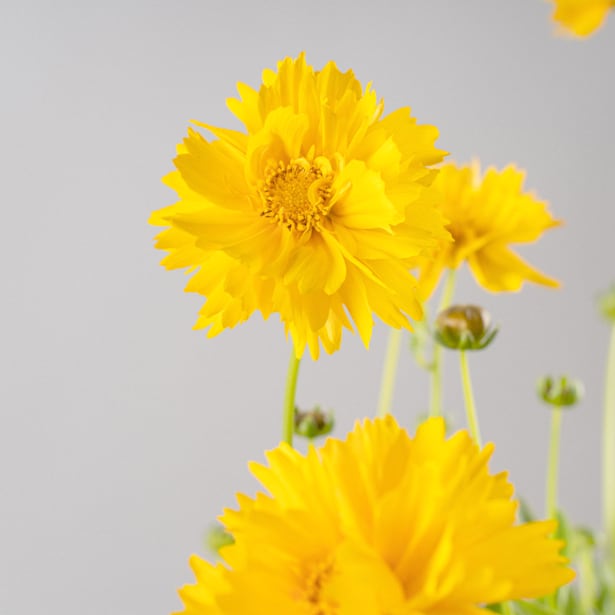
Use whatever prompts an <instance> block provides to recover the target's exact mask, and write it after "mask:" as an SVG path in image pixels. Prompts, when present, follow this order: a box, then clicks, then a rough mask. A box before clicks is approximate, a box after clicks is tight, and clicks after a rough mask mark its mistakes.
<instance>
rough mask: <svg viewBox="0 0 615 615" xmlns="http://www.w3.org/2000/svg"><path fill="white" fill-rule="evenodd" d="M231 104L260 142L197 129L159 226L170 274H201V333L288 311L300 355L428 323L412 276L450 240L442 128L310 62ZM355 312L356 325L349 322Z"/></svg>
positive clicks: (196, 282)
mask: <svg viewBox="0 0 615 615" xmlns="http://www.w3.org/2000/svg"><path fill="white" fill-rule="evenodd" d="M238 90H239V94H240V99H230V100H229V101H228V106H229V108H230V109H231V111H232V112H233V113H234V114H235V115H236V116H237V117H238V118H239V119H240V120H241V121H242V122H243V124H244V125H245V129H246V132H245V133H244V132H238V131H235V130H228V129H223V128H216V127H213V126H209V125H206V124H200V123H198V122H196V123H197V124H198V125H199V126H202V127H204V128H206V129H207V130H208V131H209V132H211V133H212V134H213V135H214V136H215V137H216V139H214V140H212V141H208V140H207V139H205V138H204V137H203V136H201V134H200V133H198V132H196V131H194V130H192V129H191V130H189V132H188V137H187V138H186V139H184V141H183V143H181V144H180V145H179V146H178V155H177V157H176V158H175V166H176V168H177V170H176V171H174V172H172V173H170V174H169V175H168V176H167V177H166V178H165V182H166V183H167V185H169V186H170V187H171V188H173V189H174V190H176V191H177V193H178V195H179V201H178V202H177V203H176V204H174V205H172V206H170V207H167V208H165V209H162V210H160V211H157V212H155V213H154V214H153V215H152V217H151V219H150V222H151V223H152V224H154V225H157V226H168V227H170V228H168V230H165V231H163V232H162V233H161V234H160V235H159V236H158V243H157V247H158V248H161V249H163V250H166V251H168V252H169V255H168V256H167V257H166V258H165V259H164V260H163V264H164V265H165V266H166V267H167V268H169V269H174V268H180V267H190V268H193V269H196V272H195V273H194V275H193V277H192V279H191V280H190V282H189V284H188V286H187V287H186V290H187V291H192V292H197V293H200V294H202V295H204V296H205V297H206V298H207V301H206V303H205V305H204V307H203V308H202V310H201V312H200V316H199V319H198V321H197V323H196V328H209V331H208V335H209V336H210V337H211V336H214V335H217V334H218V333H220V332H221V331H222V330H223V329H226V328H229V327H233V326H235V325H236V324H238V323H240V322H242V321H244V320H246V319H247V318H248V317H249V316H250V315H251V314H252V313H253V312H254V311H256V310H259V311H260V312H261V313H262V314H263V316H264V317H265V318H267V317H268V316H269V315H270V314H271V313H274V312H276V313H279V314H280V317H281V320H282V321H283V322H284V324H285V327H286V331H287V332H290V335H291V336H292V339H293V341H294V345H295V349H296V353H297V356H298V357H299V356H301V354H302V353H303V351H304V349H305V346H306V345H308V346H309V348H310V352H311V354H312V356H313V357H314V358H317V357H318V353H319V340H320V342H322V345H323V347H324V348H325V350H326V351H327V352H329V353H331V352H333V351H335V350H337V349H338V348H339V346H340V342H341V335H342V328H344V327H345V328H348V329H352V324H351V321H350V319H352V321H354V324H355V326H356V329H357V330H358V332H359V334H360V336H361V338H362V340H363V342H364V343H365V345H367V344H368V343H369V340H370V336H371V331H372V327H373V314H376V315H377V316H379V317H380V318H381V319H382V320H383V321H385V322H386V323H388V324H389V325H391V326H393V327H396V328H400V327H409V326H410V321H409V317H410V318H413V319H418V318H420V317H421V316H422V312H421V306H420V302H419V301H418V300H417V297H416V288H417V284H416V280H415V279H414V278H413V277H412V275H411V274H410V273H409V272H408V269H409V268H411V267H412V266H414V265H416V260H417V257H419V256H420V255H421V254H422V253H423V252H424V251H425V250H426V249H429V248H433V246H434V245H436V243H437V242H439V241H442V240H446V238H447V237H448V234H447V233H446V231H445V230H444V223H443V221H442V217H441V214H440V213H439V211H438V210H437V207H436V206H435V205H434V195H433V193H432V191H431V190H430V189H429V186H430V184H431V183H432V180H433V177H434V175H435V173H436V171H434V170H432V169H430V168H429V165H431V164H434V163H437V162H439V161H441V160H442V157H443V155H444V152H442V151H440V150H439V149H436V147H435V146H434V141H435V139H436V137H437V130H436V128H434V127H433V126H419V125H417V123H416V120H414V119H413V118H412V117H411V116H410V111H409V109H399V110H397V111H395V112H393V113H391V114H389V115H387V116H386V117H383V116H382V114H383V103H382V102H381V101H380V102H379V101H378V100H377V98H376V94H375V92H374V91H373V90H372V89H371V87H370V86H369V85H368V86H367V88H366V89H365V90H363V89H362V88H361V85H360V83H359V82H358V81H357V79H356V78H355V77H354V75H353V73H352V71H348V72H346V73H342V72H340V71H339V70H338V69H337V67H336V66H335V64H334V63H333V62H329V63H328V64H327V65H326V66H325V67H324V68H323V69H322V70H321V71H314V69H313V68H312V67H311V66H309V65H308V64H306V62H305V58H304V55H303V54H301V55H300V56H299V57H298V58H297V59H290V58H287V59H285V60H283V61H282V62H280V63H279V64H278V72H277V73H276V72H273V71H271V70H266V71H264V73H263V84H262V86H261V87H260V89H259V90H258V91H256V90H253V89H252V88H250V87H248V86H247V85H244V84H239V85H238ZM349 316H350V319H349Z"/></svg>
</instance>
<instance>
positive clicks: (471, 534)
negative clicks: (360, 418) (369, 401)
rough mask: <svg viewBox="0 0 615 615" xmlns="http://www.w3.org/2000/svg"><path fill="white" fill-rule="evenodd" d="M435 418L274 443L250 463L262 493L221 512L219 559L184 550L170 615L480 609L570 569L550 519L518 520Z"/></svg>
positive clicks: (476, 455)
mask: <svg viewBox="0 0 615 615" xmlns="http://www.w3.org/2000/svg"><path fill="white" fill-rule="evenodd" d="M492 450H493V446H492V445H487V446H486V447H484V448H483V449H482V450H481V449H479V447H478V446H477V445H476V444H475V443H474V442H473V441H472V440H471V438H470V437H469V435H468V434H467V432H465V431H461V432H458V433H456V434H455V435H453V436H452V437H450V438H447V436H446V434H445V425H444V422H443V420H442V419H441V418H432V419H429V420H428V421H426V422H425V423H423V424H422V425H421V426H420V427H419V428H418V430H417V433H416V435H415V436H414V437H413V438H412V437H410V436H409V435H408V433H407V432H406V431H405V430H404V429H402V428H400V427H399V425H398V424H397V423H396V421H395V419H394V418H393V417H391V416H388V417H385V418H381V419H376V420H365V421H364V422H363V423H357V425H356V426H355V428H354V430H353V431H352V432H351V433H350V434H349V435H348V436H347V438H346V440H344V441H340V440H336V439H328V440H327V441H326V443H325V444H324V446H323V447H322V448H319V449H317V448H314V447H310V449H309V450H308V452H307V454H306V455H302V454H301V453H299V452H297V451H296V450H293V449H292V448H291V447H289V446H288V445H286V444H281V445H280V446H279V447H278V448H277V449H275V450H273V451H270V452H269V453H268V454H267V461H268V465H258V464H253V465H252V467H251V469H252V472H253V474H254V475H255V476H256V477H257V478H258V480H259V481H260V482H261V484H262V485H263V487H264V488H265V489H266V490H267V492H268V493H267V494H264V493H259V494H258V495H257V496H256V497H255V498H249V497H246V496H243V495H240V496H238V503H239V508H238V510H227V511H225V513H224V514H223V516H222V518H221V520H222V522H223V524H224V525H225V527H226V529H227V531H229V532H230V533H231V534H232V535H233V537H234V539H235V542H234V544H232V545H230V546H227V547H224V548H223V549H222V551H221V555H222V558H223V562H221V563H218V564H215V565H214V564H210V563H207V562H206V561H204V560H202V559H200V558H199V557H197V556H193V558H192V560H191V565H192V568H193V570H194V572H195V575H196V583H195V584H194V585H188V586H185V587H184V588H182V589H181V590H180V596H181V599H182V601H183V603H184V609H185V610H184V611H183V614H184V615H244V614H245V613H250V614H251V615H288V614H289V613H293V614H305V615H384V614H390V615H402V614H403V615H443V614H452V613H455V614H456V615H480V614H482V613H485V614H486V613H487V612H489V611H487V610H486V609H485V608H484V607H485V605H487V604H489V603H495V602H499V601H503V600H510V599H523V598H532V597H538V596H542V595H547V594H550V593H551V592H553V591H554V590H555V589H556V588H557V587H559V586H561V585H563V584H565V583H567V582H568V581H570V580H571V579H572V578H573V576H574V573H573V572H572V570H571V569H570V568H568V567H567V565H566V563H567V562H566V560H565V559H564V558H563V557H562V555H561V554H560V550H561V547H562V543H561V542H560V541H558V540H555V539H554V538H552V534H553V532H554V530H555V522H553V521H538V522H532V523H525V524H521V525H518V524H516V521H515V516H516V507H517V504H516V502H515V501H514V500H513V499H512V493H513V488H512V485H511V484H510V483H509V482H508V480H507V478H506V474H505V473H500V474H495V475H492V474H490V472H489V469H488V462H489V458H490V456H491V454H492Z"/></svg>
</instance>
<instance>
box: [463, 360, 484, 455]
mask: <svg viewBox="0 0 615 615" xmlns="http://www.w3.org/2000/svg"><path fill="white" fill-rule="evenodd" d="M459 365H460V367H461V384H462V386H463V397H464V400H465V404H466V417H467V421H468V427H469V429H470V435H471V436H472V438H474V441H475V442H476V444H478V446H480V447H482V446H483V445H482V441H481V437H480V428H479V426H478V416H477V415H476V404H475V403H474V393H473V392H472V380H471V379H470V368H469V367H468V357H467V356H466V351H465V350H460V351H459Z"/></svg>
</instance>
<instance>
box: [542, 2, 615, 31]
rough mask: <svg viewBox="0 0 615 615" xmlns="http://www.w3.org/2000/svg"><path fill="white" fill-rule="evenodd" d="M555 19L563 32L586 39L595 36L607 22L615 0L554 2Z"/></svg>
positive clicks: (614, 5)
mask: <svg viewBox="0 0 615 615" xmlns="http://www.w3.org/2000/svg"><path fill="white" fill-rule="evenodd" d="M553 1H554V2H555V10H554V12H553V19H554V20H555V21H556V22H557V23H558V24H559V26H560V27H561V29H562V31H563V32H566V33H568V34H572V35H573V36H579V37H585V36H589V35H590V34H593V33H594V32H595V31H596V30H598V29H599V28H600V27H602V25H603V24H604V22H605V21H606V17H607V14H608V12H609V10H610V9H612V8H613V7H615V0H553Z"/></svg>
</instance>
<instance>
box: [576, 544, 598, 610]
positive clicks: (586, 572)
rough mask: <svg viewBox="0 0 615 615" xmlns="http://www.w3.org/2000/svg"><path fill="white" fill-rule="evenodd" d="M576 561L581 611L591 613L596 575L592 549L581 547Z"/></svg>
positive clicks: (593, 603) (593, 604)
mask: <svg viewBox="0 0 615 615" xmlns="http://www.w3.org/2000/svg"><path fill="white" fill-rule="evenodd" d="M577 562H578V564H577V565H578V567H579V576H580V577H581V578H580V582H579V597H580V602H581V611H582V612H583V613H591V612H592V609H593V608H594V606H595V602H596V600H595V596H596V575H595V573H594V561H593V554H592V550H591V549H588V548H583V549H582V550H581V554H580V555H579V556H578V558H577Z"/></svg>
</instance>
